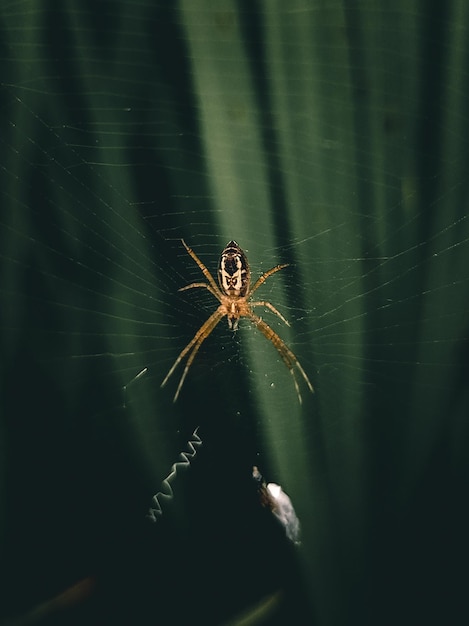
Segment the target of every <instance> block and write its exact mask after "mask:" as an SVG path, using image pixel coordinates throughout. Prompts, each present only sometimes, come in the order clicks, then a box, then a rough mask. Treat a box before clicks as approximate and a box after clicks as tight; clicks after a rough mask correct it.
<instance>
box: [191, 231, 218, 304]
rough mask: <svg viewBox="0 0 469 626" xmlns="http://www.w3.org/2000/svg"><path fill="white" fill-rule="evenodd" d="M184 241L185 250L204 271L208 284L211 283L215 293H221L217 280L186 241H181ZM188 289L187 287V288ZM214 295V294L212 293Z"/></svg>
mask: <svg viewBox="0 0 469 626" xmlns="http://www.w3.org/2000/svg"><path fill="white" fill-rule="evenodd" d="M181 241H182V245H183V246H184V248H185V249H186V250H187V253H188V254H189V255H190V256H191V257H192V258H193V259H194V261H195V262H196V263H197V265H198V266H199V268H200V269H201V270H202V273H203V275H204V276H205V278H206V279H207V280H208V282H209V283H210V286H211V287H212V289H213V291H214V292H215V293H219V289H218V287H217V283H216V282H215V279H214V278H213V276H212V275H211V274H210V272H209V271H208V269H207V268H206V267H205V265H204V264H203V263H202V261H201V260H200V259H199V257H198V256H197V255H196V253H195V252H194V250H192V248H189V246H188V245H187V243H186V242H185V241H184V239H181ZM194 284H197V283H194ZM186 289H187V287H186ZM212 293H213V292H212ZM217 299H218V300H220V298H219V297H218V296H217Z"/></svg>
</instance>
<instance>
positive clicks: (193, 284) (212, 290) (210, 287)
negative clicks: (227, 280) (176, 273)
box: [178, 283, 221, 302]
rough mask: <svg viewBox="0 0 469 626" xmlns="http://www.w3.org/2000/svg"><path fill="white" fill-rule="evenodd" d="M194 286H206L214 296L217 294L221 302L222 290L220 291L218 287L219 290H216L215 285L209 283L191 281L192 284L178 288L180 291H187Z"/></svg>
mask: <svg viewBox="0 0 469 626" xmlns="http://www.w3.org/2000/svg"><path fill="white" fill-rule="evenodd" d="M194 287H205V289H208V291H210V293H211V294H212V296H215V298H216V299H217V300H219V301H220V302H221V296H220V292H219V291H218V289H217V291H214V289H213V287H212V286H211V285H209V284H208V283H191V284H190V285H186V286H185V287H181V288H180V289H178V291H186V289H193V288H194Z"/></svg>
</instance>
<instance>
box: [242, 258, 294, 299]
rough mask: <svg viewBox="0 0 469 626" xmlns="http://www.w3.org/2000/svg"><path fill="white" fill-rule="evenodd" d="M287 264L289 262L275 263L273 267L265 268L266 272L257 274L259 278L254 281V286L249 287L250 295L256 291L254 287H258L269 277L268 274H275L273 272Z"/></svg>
mask: <svg viewBox="0 0 469 626" xmlns="http://www.w3.org/2000/svg"><path fill="white" fill-rule="evenodd" d="M289 265H290V263H282V264H281V265H276V266H275V267H272V268H271V269H270V270H267V272H264V273H263V274H262V276H259V278H258V279H257V280H256V282H255V283H254V286H253V288H252V289H251V292H250V295H251V296H252V294H253V293H254V292H255V291H256V289H257V288H258V287H260V286H261V285H262V284H263V283H265V281H266V280H267V279H268V278H269V276H272V274H275V272H279V271H280V270H283V268H284V267H288V266H289Z"/></svg>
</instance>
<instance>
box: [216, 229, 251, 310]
mask: <svg viewBox="0 0 469 626" xmlns="http://www.w3.org/2000/svg"><path fill="white" fill-rule="evenodd" d="M218 282H219V284H220V288H221V290H222V292H223V293H224V294H225V295H226V296H234V297H237V298H238V297H241V298H244V297H245V296H246V294H247V293H248V291H249V282H250V270H249V264H248V260H247V258H246V255H245V254H244V252H243V251H242V250H241V248H240V247H239V246H238V244H237V243H236V241H230V242H229V243H228V244H226V247H225V249H224V250H223V252H222V253H221V256H220V262H219V264H218Z"/></svg>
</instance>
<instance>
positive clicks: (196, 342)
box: [161, 306, 225, 402]
mask: <svg viewBox="0 0 469 626" xmlns="http://www.w3.org/2000/svg"><path fill="white" fill-rule="evenodd" d="M224 316H225V312H224V310H223V308H222V307H221V306H219V307H218V309H217V310H216V311H215V312H214V313H212V315H211V316H210V317H209V318H208V319H207V320H206V321H205V322H204V323H203V324H202V326H201V327H200V328H199V330H198V331H197V332H196V333H195V335H194V337H193V338H192V339H191V340H190V341H189V343H188V344H187V346H186V347H185V348H184V349H183V350H182V351H181V353H180V354H179V356H178V357H177V359H176V360H175V361H174V364H173V366H172V367H171V369H170V370H169V372H168V373H167V374H166V376H165V378H164V380H163V382H162V383H161V387H164V386H165V385H166V383H167V382H168V379H169V377H170V376H171V374H172V373H173V372H174V370H175V369H176V367H177V366H178V365H179V363H180V362H181V361H182V359H183V358H184V357H185V356H186V354H187V353H188V352H190V351H191V350H192V352H191V353H190V355H189V358H188V359H187V363H186V367H185V368H184V371H183V373H182V376H181V380H180V381H179V385H178V388H177V389H176V393H175V395H174V399H173V402H176V400H177V399H178V396H179V392H180V391H181V388H182V385H183V383H184V380H185V378H186V376H187V372H188V371H189V368H190V366H191V364H192V361H193V360H194V358H195V355H196V354H197V352H198V351H199V348H200V346H201V345H202V343H203V342H204V341H205V339H207V337H208V336H209V335H210V333H211V332H212V331H213V329H214V328H215V326H216V325H217V324H218V323H219V322H220V320H221V319H223V317H224Z"/></svg>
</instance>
